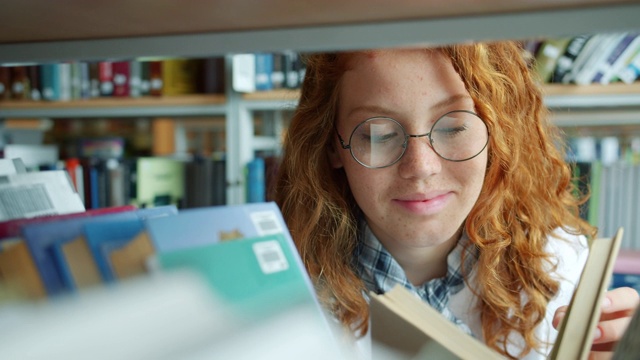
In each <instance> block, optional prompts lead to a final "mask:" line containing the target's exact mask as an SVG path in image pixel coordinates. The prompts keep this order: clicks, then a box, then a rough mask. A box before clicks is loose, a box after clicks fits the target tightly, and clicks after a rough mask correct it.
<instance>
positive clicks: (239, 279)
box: [158, 233, 322, 318]
mask: <svg viewBox="0 0 640 360" xmlns="http://www.w3.org/2000/svg"><path fill="white" fill-rule="evenodd" d="M296 254H297V252H296V251H295V248H292V247H291V244H290V243H289V242H288V241H287V240H286V238H285V237H284V235H283V234H282V233H280V234H272V235H264V236H260V237H255V238H243V239H235V240H229V241H224V242H219V243H211V244H209V245H204V246H198V247H192V248H186V249H181V250H175V251H170V252H162V253H160V254H158V262H159V264H160V268H161V269H162V270H164V271H166V270H171V269H183V268H188V269H192V270H194V271H196V272H198V273H199V274H201V275H202V276H203V277H204V279H205V280H206V281H207V282H208V283H209V284H210V285H211V287H212V289H213V290H214V293H215V294H217V295H218V297H219V298H221V299H222V300H223V301H225V302H226V303H228V304H229V306H230V307H231V308H232V309H233V310H235V311H236V312H237V313H238V314H241V315H242V316H243V317H246V316H249V317H258V318H259V317H263V316H269V315H272V314H276V313H278V312H282V311H286V310H289V309H292V308H295V307H296V306H301V305H308V304H314V303H315V293H314V292H313V291H312V290H311V289H310V288H309V287H308V286H307V279H306V272H305V270H304V268H300V267H298V266H297V261H296V259H295V256H296ZM318 315H319V316H322V315H321V312H320V310H319V309H318Z"/></svg>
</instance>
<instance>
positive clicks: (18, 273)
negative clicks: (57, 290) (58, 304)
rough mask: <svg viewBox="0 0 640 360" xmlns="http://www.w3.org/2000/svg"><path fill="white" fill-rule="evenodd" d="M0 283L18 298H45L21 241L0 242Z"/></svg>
mask: <svg viewBox="0 0 640 360" xmlns="http://www.w3.org/2000/svg"><path fill="white" fill-rule="evenodd" d="M0 283H1V284H3V286H5V287H6V288H7V289H9V291H11V292H12V293H13V294H16V295H17V296H18V297H20V298H27V299H40V298H43V297H45V296H46V291H45V288H44V284H43V283H42V280H41V279H40V275H39V273H38V269H37V268H36V264H35V263H34V261H33V259H32V258H31V254H30V253H29V249H28V248H27V246H26V244H25V243H24V242H23V241H21V239H5V240H3V241H0Z"/></svg>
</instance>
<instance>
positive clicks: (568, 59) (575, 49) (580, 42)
mask: <svg viewBox="0 0 640 360" xmlns="http://www.w3.org/2000/svg"><path fill="white" fill-rule="evenodd" d="M590 38H591V35H579V36H575V37H573V38H572V39H571V41H569V44H567V47H566V49H565V51H564V53H563V54H562V56H560V58H558V62H557V63H556V68H555V69H554V70H553V75H552V76H551V82H552V83H562V82H563V79H564V77H565V76H566V75H567V74H568V73H570V72H571V67H572V66H573V62H574V60H575V59H576V57H577V56H578V54H579V53H580V51H581V50H582V48H583V47H584V45H585V44H586V42H587V41H588V40H589V39H590Z"/></svg>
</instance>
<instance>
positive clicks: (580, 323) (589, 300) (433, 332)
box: [370, 228, 623, 360]
mask: <svg viewBox="0 0 640 360" xmlns="http://www.w3.org/2000/svg"><path fill="white" fill-rule="evenodd" d="M622 232H623V231H622V228H620V229H618V231H617V232H616V234H615V235H614V236H613V237H612V238H598V239H594V240H593V241H592V243H591V246H590V251H589V257H588V258H587V262H586V264H585V267H584V270H583V272H582V275H581V277H580V282H579V283H578V286H577V287H576V290H575V292H574V294H573V297H572V299H571V302H570V304H569V308H568V309H567V313H566V315H565V318H564V321H563V323H562V325H561V327H560V329H559V332H558V337H557V340H556V342H555V344H554V346H553V349H552V350H551V354H550V355H549V358H550V359H553V360H555V359H558V360H559V359H586V358H587V356H588V354H589V350H590V348H591V343H592V339H593V333H594V331H595V328H596V324H597V322H598V319H599V317H600V303H601V301H602V299H603V296H604V293H605V291H606V289H607V287H608V284H609V280H610V279H611V274H612V271H613V264H614V263H615V260H616V257H617V254H618V250H619V249H620V242H621V239H622ZM370 307H371V336H372V339H373V341H374V344H378V345H381V346H383V347H385V348H388V349H389V350H391V351H392V352H394V353H396V352H397V354H398V356H400V357H403V356H404V357H405V358H407V359H412V358H425V357H427V358H433V359H463V360H466V359H473V360H477V359H502V358H503V357H502V356H501V355H499V354H498V353H497V352H495V351H493V350H492V349H490V348H489V347H487V346H486V345H485V344H484V343H482V342H481V341H479V340H477V339H475V338H473V337H472V336H470V335H468V334H466V333H464V332H463V331H462V330H460V329H459V328H458V327H456V326H455V325H454V324H453V323H451V322H450V321H449V320H447V319H446V318H445V317H444V316H442V314H440V313H439V312H438V311H436V310H435V309H433V308H432V307H431V306H429V305H428V304H427V303H425V302H423V301H422V300H421V299H419V298H418V297H416V296H415V295H414V294H412V293H410V292H409V291H408V290H406V289H405V288H404V287H402V286H400V285H398V286H396V287H394V288H393V289H391V291H389V292H387V293H385V294H381V295H378V294H374V293H371V303H370ZM375 356H376V354H375V352H374V358H375Z"/></svg>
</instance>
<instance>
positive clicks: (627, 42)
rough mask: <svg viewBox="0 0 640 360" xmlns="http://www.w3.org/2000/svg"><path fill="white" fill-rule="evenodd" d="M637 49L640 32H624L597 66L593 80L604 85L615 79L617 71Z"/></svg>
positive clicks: (639, 44)
mask: <svg viewBox="0 0 640 360" xmlns="http://www.w3.org/2000/svg"><path fill="white" fill-rule="evenodd" d="M638 50H640V33H633V32H630V33H625V34H624V37H623V38H622V39H621V40H620V41H619V42H618V44H616V46H615V47H614V49H613V50H612V51H611V53H610V54H609V56H608V57H607V59H606V61H604V62H603V63H602V64H601V66H600V67H599V68H598V70H597V72H596V75H595V76H594V78H593V82H596V83H600V84H603V85H606V84H609V83H610V82H612V81H615V80H617V73H618V72H619V71H620V69H622V68H623V67H624V66H625V65H626V64H628V63H629V61H630V59H631V57H632V56H633V54H634V53H635V52H637V51H638Z"/></svg>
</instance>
